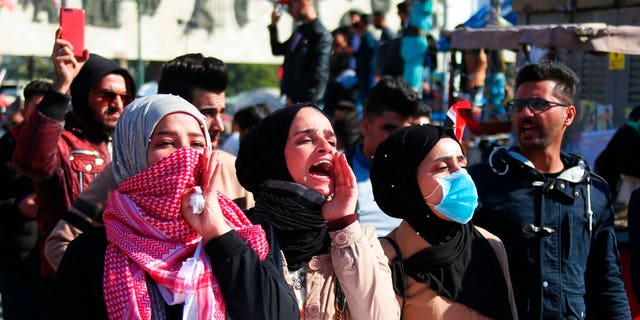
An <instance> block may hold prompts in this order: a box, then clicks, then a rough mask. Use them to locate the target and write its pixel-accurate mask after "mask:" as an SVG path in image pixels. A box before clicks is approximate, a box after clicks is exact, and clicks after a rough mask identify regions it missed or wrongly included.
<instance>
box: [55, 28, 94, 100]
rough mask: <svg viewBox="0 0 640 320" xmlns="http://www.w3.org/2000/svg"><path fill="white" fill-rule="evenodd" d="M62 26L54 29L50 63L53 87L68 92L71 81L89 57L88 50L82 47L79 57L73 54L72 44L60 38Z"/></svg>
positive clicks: (61, 91)
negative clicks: (54, 36) (53, 75)
mask: <svg viewBox="0 0 640 320" xmlns="http://www.w3.org/2000/svg"><path fill="white" fill-rule="evenodd" d="M61 30H62V27H59V28H58V30H56V40H55V43H54V44H53V51H52V52H51V63H52V64H53V69H54V71H55V73H56V75H55V78H54V80H53V89H54V90H56V91H58V92H60V93H64V94H66V93H68V92H69V88H70V87H71V82H72V81H73V79H75V77H76V76H77V75H78V73H79V72H80V69H82V66H84V63H85V62H86V61H87V60H88V59H89V50H88V49H84V51H83V52H82V57H81V58H76V57H75V56H74V55H73V46H72V45H71V43H70V42H69V41H67V40H64V39H61V38H60V32H61Z"/></svg>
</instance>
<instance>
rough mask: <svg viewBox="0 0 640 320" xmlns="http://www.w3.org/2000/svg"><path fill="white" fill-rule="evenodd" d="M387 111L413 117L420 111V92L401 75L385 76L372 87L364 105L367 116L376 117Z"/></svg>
mask: <svg viewBox="0 0 640 320" xmlns="http://www.w3.org/2000/svg"><path fill="white" fill-rule="evenodd" d="M385 111H392V112H396V113H399V114H400V115H402V116H403V117H411V116H413V115H415V114H416V112H417V111H418V94H417V93H416V92H415V91H414V90H413V88H411V86H409V85H408V84H407V83H406V82H404V81H403V80H402V79H401V78H399V77H391V76H385V77H382V79H380V81H378V83H377V84H376V85H375V87H373V89H371V93H369V97H368V98H367V102H366V103H365V105H364V110H363V112H364V116H365V117H366V118H370V117H376V116H379V115H381V114H382V113H383V112H385Z"/></svg>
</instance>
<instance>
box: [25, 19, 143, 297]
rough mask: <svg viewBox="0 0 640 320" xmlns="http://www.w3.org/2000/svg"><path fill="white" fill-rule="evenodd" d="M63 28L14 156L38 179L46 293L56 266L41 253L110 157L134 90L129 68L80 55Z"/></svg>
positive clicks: (36, 190) (36, 189) (109, 61)
mask: <svg viewBox="0 0 640 320" xmlns="http://www.w3.org/2000/svg"><path fill="white" fill-rule="evenodd" d="M63 31H64V30H62V28H60V29H58V31H57V32H56V39H55V43H54V46H53V52H52V54H51V62H52V63H53V67H54V70H55V78H54V81H53V86H52V88H51V89H50V90H48V91H47V92H46V93H45V95H44V98H43V99H42V101H41V102H40V103H39V104H38V105H37V106H36V111H37V112H33V113H32V114H31V115H30V116H29V118H28V119H26V121H25V125H24V127H23V128H22V130H21V131H20V134H19V137H18V143H17V146H16V150H15V153H14V157H13V161H14V164H15V166H16V168H18V169H19V170H20V171H23V172H24V173H26V174H27V175H29V176H31V177H32V178H33V179H34V181H35V183H36V185H35V192H36V198H37V203H38V205H39V206H38V207H39V209H38V213H37V220H38V233H39V244H40V251H41V273H42V277H43V283H44V285H45V287H44V288H43V289H44V290H45V291H46V286H47V282H48V281H49V280H50V279H51V278H52V276H53V275H54V270H53V269H52V268H51V266H50V265H49V264H48V262H47V260H46V259H44V257H43V256H42V249H43V248H44V240H45V239H46V238H47V236H48V235H49V233H50V232H51V230H52V229H53V227H54V226H55V225H56V223H57V222H58V220H60V218H61V217H62V215H63V214H64V213H65V212H67V210H68V209H69V206H70V205H71V203H72V202H73V201H74V200H75V198H76V197H77V196H78V194H79V193H80V192H82V190H84V189H85V188H87V187H88V186H89V184H90V183H91V181H92V180H93V178H94V177H95V176H96V175H97V174H98V173H100V171H101V170H102V169H103V168H104V167H105V166H106V165H107V164H108V163H109V162H110V161H111V155H110V149H111V148H110V143H111V134H112V132H113V130H114V129H115V125H116V122H117V121H118V118H119V117H120V113H121V112H122V110H123V108H124V107H125V106H126V105H127V104H128V103H129V102H131V100H133V96H134V93H135V83H134V80H133V77H132V76H131V75H130V74H129V73H128V72H127V70H125V69H123V68H121V67H119V66H118V65H117V64H116V63H115V62H113V61H111V60H108V59H105V58H103V57H101V56H99V55H96V54H89V50H87V49H84V50H83V51H82V55H81V56H80V57H76V56H75V55H74V51H73V49H74V48H73V45H72V44H71V43H70V42H69V41H67V40H64V39H62V38H61V36H60V35H61V32H63ZM69 94H70V95H69ZM72 97H73V100H72V99H71V98H72ZM69 106H71V110H70V111H69ZM68 111H69V112H68Z"/></svg>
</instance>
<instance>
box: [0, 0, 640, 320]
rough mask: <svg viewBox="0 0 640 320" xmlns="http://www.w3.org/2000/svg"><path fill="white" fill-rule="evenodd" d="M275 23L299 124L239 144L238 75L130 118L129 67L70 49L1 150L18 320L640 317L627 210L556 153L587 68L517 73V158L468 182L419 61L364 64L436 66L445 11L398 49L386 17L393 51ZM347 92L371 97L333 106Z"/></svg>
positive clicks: (293, 10)
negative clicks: (627, 272)
mask: <svg viewBox="0 0 640 320" xmlns="http://www.w3.org/2000/svg"><path fill="white" fill-rule="evenodd" d="M279 4H285V5H287V11H288V12H289V13H290V14H291V15H292V16H293V18H294V20H296V21H299V22H301V24H300V26H299V27H298V28H297V29H296V30H295V32H294V34H293V35H292V36H291V38H290V39H289V40H287V41H286V42H284V43H280V42H279V41H278V39H277V22H278V19H279V18H280V13H279V12H278V10H277V8H275V7H274V12H273V13H272V24H271V25H270V26H269V31H270V35H271V43H272V51H273V53H274V54H282V55H285V59H284V77H283V78H282V91H283V94H284V95H286V97H287V99H288V100H287V105H286V106H285V107H284V108H282V109H279V110H277V111H274V112H271V113H269V112H268V110H267V109H266V108H265V107H264V106H259V105H258V106H252V107H250V108H246V109H242V110H241V111H239V112H238V113H236V115H235V116H234V120H233V126H234V127H235V129H234V131H237V133H238V134H237V137H235V138H227V139H226V141H224V143H223V141H222V139H221V133H222V132H223V131H224V123H223V121H222V113H223V111H224V108H225V98H226V97H225V91H226V90H227V86H228V83H229V79H228V73H227V68H226V65H225V63H224V62H223V61H220V60H219V59H216V58H214V57H206V56H203V55H202V54H199V53H189V54H185V55H181V56H178V57H176V58H174V59H172V60H170V61H168V62H166V63H165V64H164V65H163V67H162V68H161V71H160V76H159V79H160V80H159V86H158V93H157V94H152V95H149V96H146V97H141V98H137V99H134V96H135V87H136V86H135V83H134V81H133V77H132V76H131V75H130V74H129V72H128V71H127V70H126V69H123V68H121V67H119V65H117V64H116V63H114V62H112V61H111V60H109V59H106V58H104V57H101V56H99V55H97V54H95V53H91V52H89V50H88V49H85V50H84V52H83V54H82V56H80V57H76V56H74V53H73V48H72V46H71V44H70V43H69V42H67V41H65V40H63V39H61V38H60V37H59V31H58V32H56V37H55V42H54V45H53V50H52V53H51V62H52V64H53V67H54V71H55V77H54V79H53V81H52V82H47V81H41V80H35V81H32V82H31V83H30V84H29V85H28V86H27V87H26V88H25V92H24V97H25V104H24V110H23V112H22V115H23V118H24V121H23V122H22V123H21V124H19V125H17V126H15V127H13V128H12V129H11V130H9V131H8V133H6V134H5V135H4V136H3V137H2V138H1V139H0V148H1V150H2V152H1V153H0V156H1V157H2V158H1V160H2V164H3V171H2V174H3V177H4V178H5V179H7V181H6V185H5V187H3V188H2V190H3V192H2V197H3V198H2V201H1V202H0V208H1V210H2V212H1V213H2V219H1V222H0V228H1V229H0V230H2V237H3V238H2V248H3V252H2V256H3V262H4V263H3V264H2V269H0V272H1V275H2V278H1V279H0V280H1V282H0V290H1V291H0V293H1V299H2V304H3V317H4V319H6V320H14V319H368V320H370V319H380V320H392V319H631V312H630V307H629V300H628V298H627V292H626V291H625V287H624V283H623V279H622V273H621V272H622V271H621V266H620V256H619V252H618V248H617V242H616V234H615V232H614V228H613V208H612V203H613V201H614V200H613V199H614V198H612V195H611V192H610V191H609V186H608V184H607V181H606V180H605V179H603V178H601V177H600V176H598V175H597V174H595V173H594V172H592V170H591V169H590V167H589V165H588V164H587V163H585V161H584V160H583V159H582V158H581V157H580V156H579V155H575V154H569V153H565V152H563V151H562V148H561V145H562V139H563V137H564V134H565V131H566V130H567V129H568V128H569V127H570V126H571V125H572V123H573V121H574V120H575V119H576V116H577V113H578V109H577V107H576V106H575V102H574V99H575V94H576V84H577V81H578V78H577V76H576V74H575V73H574V72H573V71H572V70H571V69H570V68H568V67H567V66H565V65H564V64H562V63H559V62H554V61H543V62H540V63H537V64H530V65H527V66H525V67H523V68H522V69H521V70H519V72H518V74H517V77H516V83H515V88H514V90H515V91H514V92H515V99H514V100H512V101H510V102H509V103H507V104H506V110H507V112H508V113H509V115H510V117H511V121H512V122H513V124H514V134H515V137H516V138H517V140H518V146H517V147H510V148H498V149H496V150H495V151H494V152H493V153H492V154H491V155H490V156H489V158H488V161H487V162H483V163H479V164H474V165H472V166H469V167H468V168H467V166H468V163H467V162H468V161H467V157H466V156H465V154H464V152H463V150H464V149H463V148H462V146H461V142H460V141H459V140H458V139H457V138H456V135H455V134H454V131H453V130H452V128H447V127H443V126H437V125H432V124H430V116H431V114H430V108H429V106H428V105H426V104H425V102H424V101H423V100H422V99H421V97H420V96H421V90H422V88H423V86H422V85H421V84H418V83H417V82H416V81H418V82H419V81H422V79H424V76H423V74H422V72H424V70H425V65H424V59H423V60H419V59H418V60H410V59H408V57H409V56H411V55H415V54H417V53H416V52H409V50H399V51H398V54H399V55H401V56H402V57H404V58H405V59H402V60H403V61H404V62H405V64H404V65H403V66H402V68H397V67H396V70H401V73H402V74H395V75H385V74H382V73H379V70H381V69H380V68H379V65H377V64H376V63H375V62H373V61H370V60H366V59H367V58H363V57H369V55H372V56H375V52H376V51H377V50H379V49H380V47H381V44H380V43H382V44H389V45H390V47H391V46H393V45H395V46H397V47H399V48H402V47H403V46H404V45H405V43H411V44H412V46H414V47H415V48H423V49H424V50H426V48H427V47H428V42H427V39H426V37H424V30H425V28H429V24H430V22H429V21H425V20H424V17H425V15H426V16H430V14H428V13H429V12H430V10H431V1H428V0H426V1H422V0H420V1H415V2H414V4H413V10H407V8H406V7H405V5H406V3H402V4H401V5H399V6H398V13H399V14H402V15H403V16H406V17H407V20H406V21H405V20H403V25H402V29H401V30H400V31H399V33H400V34H402V37H401V38H397V37H394V36H393V33H392V32H391V31H390V30H387V29H388V26H386V23H385V22H384V17H383V16H382V17H381V16H380V15H379V14H376V13H374V15H373V17H374V23H375V25H376V27H378V28H381V29H382V30H383V33H382V34H383V36H384V39H373V37H372V36H371V35H370V34H367V26H366V25H367V23H368V22H366V21H368V17H367V15H365V14H362V13H359V12H352V14H351V15H350V18H351V19H352V28H349V29H348V30H345V29H339V30H336V31H334V32H333V33H330V32H328V31H327V30H326V29H325V28H324V27H323V26H322V24H321V23H320V22H319V20H318V19H317V13H316V11H315V9H314V6H313V2H312V1H310V0H280V1H279ZM412 19H417V20H412ZM421 19H422V20H421ZM415 21H419V22H415ZM422 38H424V39H422ZM396 39H400V40H396ZM423 40H424V43H423ZM354 42H355V43H356V44H357V45H355V48H357V49H355V50H354ZM331 43H333V49H332V47H331ZM337 43H340V45H339V46H341V47H340V48H342V49H339V47H338V46H337ZM393 43H395V44H393ZM392 44H393V45H392ZM415 48H414V49H415ZM361 50H362V51H361ZM368 50H370V51H368ZM424 50H422V51H421V52H423V53H424V52H426V51H424ZM337 52H343V53H345V54H347V55H345V56H344V57H342V58H340V59H341V60H340V61H335V59H337V57H336V56H335V55H336V53H337ZM372 52H373V54H372ZM379 52H380V51H378V53H379ZM390 54H391V53H390ZM359 59H365V60H360V61H358V60H359ZM363 61H366V63H365V62H363ZM335 64H340V65H342V66H343V67H346V68H347V69H339V70H338V71H339V72H338V73H337V74H336V73H333V71H330V70H334V69H333V68H334V67H336V65H335ZM420 69H421V70H420ZM427 69H428V68H427ZM348 70H352V71H353V72H349V71H348ZM366 70H369V71H366ZM369 72H370V73H369ZM408 75H409V76H410V77H407V76H408ZM337 79H340V80H337ZM416 79H419V80H416ZM334 81H338V83H339V84H340V85H341V84H344V83H350V84H351V85H350V88H352V89H354V90H353V91H351V92H349V93H347V94H346V95H345V96H340V97H339V98H336V99H335V100H334V101H335V105H331V104H328V103H327V99H328V97H329V96H330V93H331V92H330V91H331V90H332V89H331V88H332V82H334ZM325 90H327V92H325ZM422 94H424V93H422ZM345 97H349V98H348V99H345ZM323 101H324V105H323V104H322V103H323ZM359 103H360V104H361V114H358V109H359V108H358V104H359ZM633 121H635V122H634V123H631V124H629V126H630V127H631V128H632V129H636V131H637V118H633ZM632 132H634V133H637V132H635V131H632ZM225 150H226V151H225ZM618 193H619V192H618ZM639 202H640V191H637V190H636V192H634V193H632V194H631V195H630V201H629V213H630V215H629V216H630V226H631V225H632V224H640V223H638V222H636V221H635V220H632V219H631V215H632V213H633V212H635V215H633V216H634V217H636V216H638V214H640V212H638V207H639V206H640V205H639V204H638V203H639ZM638 238H640V237H638V235H637V234H633V235H632V237H631V239H632V241H638ZM636 255H638V256H639V257H640V254H637V252H636ZM636 263H640V259H638V261H636ZM634 284H635V283H634ZM636 287H640V285H636Z"/></svg>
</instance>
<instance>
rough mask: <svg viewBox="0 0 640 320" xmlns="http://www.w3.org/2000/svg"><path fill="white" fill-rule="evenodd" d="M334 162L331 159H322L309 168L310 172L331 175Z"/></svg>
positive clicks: (323, 175) (316, 174) (325, 175)
mask: <svg viewBox="0 0 640 320" xmlns="http://www.w3.org/2000/svg"><path fill="white" fill-rule="evenodd" d="M332 167H333V164H332V163H331V161H329V160H321V161H319V162H317V163H315V164H314V165H312V166H311V168H309V173H310V174H312V175H315V176H321V177H327V178H328V177H330V176H331V168H332Z"/></svg>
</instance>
